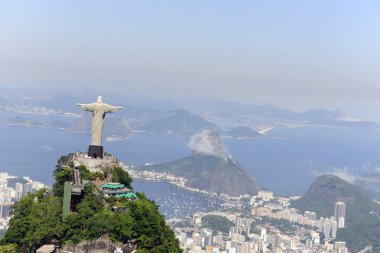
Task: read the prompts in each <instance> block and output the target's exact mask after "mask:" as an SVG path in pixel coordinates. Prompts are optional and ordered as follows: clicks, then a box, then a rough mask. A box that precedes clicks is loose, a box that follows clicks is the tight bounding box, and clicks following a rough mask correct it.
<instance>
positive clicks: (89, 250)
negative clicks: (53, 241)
mask: <svg viewBox="0 0 380 253" xmlns="http://www.w3.org/2000/svg"><path fill="white" fill-rule="evenodd" d="M116 248H121V249H122V251H123V253H132V252H134V251H135V249H136V245H135V244H134V243H129V244H126V245H122V244H117V243H113V242H112V241H111V240H110V239H109V238H108V237H107V236H104V237H101V238H99V239H97V240H95V241H90V242H87V241H84V242H81V243H79V244H76V245H68V246H63V247H62V248H61V249H60V250H59V251H58V253H68V252H72V253H114V250H115V249H116Z"/></svg>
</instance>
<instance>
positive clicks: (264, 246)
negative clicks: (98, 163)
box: [172, 191, 347, 253]
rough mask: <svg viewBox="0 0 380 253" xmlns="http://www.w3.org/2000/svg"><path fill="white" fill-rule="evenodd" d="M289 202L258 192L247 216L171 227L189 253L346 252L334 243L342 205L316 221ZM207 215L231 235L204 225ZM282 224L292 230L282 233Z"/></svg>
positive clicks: (197, 219) (198, 217) (232, 214)
mask: <svg viewBox="0 0 380 253" xmlns="http://www.w3.org/2000/svg"><path fill="white" fill-rule="evenodd" d="M290 201H291V198H283V197H274V196H273V193H271V192H268V191H259V193H258V195H257V196H253V197H252V199H251V201H250V202H249V207H250V208H251V213H250V214H248V215H247V213H244V212H243V211H242V209H241V210H227V209H224V210H220V211H213V212H209V213H195V214H194V215H193V217H192V219H191V220H190V219H184V220H181V222H178V220H176V221H173V223H172V227H173V229H174V231H175V233H176V236H177V238H178V240H179V241H180V245H181V247H182V249H183V250H184V252H188V253H256V252H268V253H269V252H276V253H281V252H301V253H312V252H321V253H322V252H326V253H327V252H331V253H346V252H347V247H346V244H345V242H340V241H334V242H333V240H331V239H334V238H335V237H336V234H337V231H338V228H341V227H342V225H343V226H344V221H343V222H342V220H344V216H345V204H344V203H343V202H337V203H336V204H335V213H334V216H332V217H330V218H323V217H321V218H320V219H317V214H316V213H315V212H310V211H306V212H304V213H298V212H297V211H298V210H297V209H294V208H289V204H290ZM206 215H217V216H221V217H224V218H226V219H228V220H229V221H231V222H233V224H234V226H233V227H231V228H230V229H229V231H228V233H222V232H220V231H217V230H215V229H214V230H213V229H212V228H210V227H207V226H206V225H205V224H204V223H202V218H203V217H204V216H206ZM339 220H341V221H340V222H339ZM183 221H186V223H185V224H187V225H186V226H183V224H184V223H183ZM284 222H285V223H284ZM339 223H340V226H339ZM176 224H182V225H176ZM283 224H290V226H292V229H288V230H287V229H285V230H284V229H281V226H282V225H283Z"/></svg>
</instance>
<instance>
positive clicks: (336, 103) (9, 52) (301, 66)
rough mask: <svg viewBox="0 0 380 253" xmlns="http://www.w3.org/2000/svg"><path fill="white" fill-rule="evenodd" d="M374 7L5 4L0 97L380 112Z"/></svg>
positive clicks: (0, 13)
mask: <svg viewBox="0 0 380 253" xmlns="http://www.w3.org/2000/svg"><path fill="white" fill-rule="evenodd" d="M379 7H380V3H379V2H378V1H328V0H327V1H318V2H309V1H308V2H305V1H239V2H235V1H191V2H173V1H151V2H148V1H138V2H132V1H119V2H113V3H112V4H111V3H108V2H107V3H106V2H103V1H79V2H78V1H65V2H52V1H1V2H0V20H1V22H0V86H1V87H4V88H5V87H12V88H16V89H17V88H19V89H25V88H26V89H31V90H41V92H42V90H44V89H47V90H53V91H55V90H57V89H70V90H74V91H75V90H77V89H78V88H79V89H82V90H86V89H98V90H106V89H107V90H112V91H115V92H120V93H125V94H144V95H147V96H158V97H160V96H164V97H172V98H191V97H217V98H222V99H227V100H233V101H240V102H245V103H253V104H274V105H278V106H282V107H286V108H291V109H294V110H298V111H299V110H304V109H310V108H321V107H326V108H343V109H344V110H346V111H348V112H349V113H351V114H360V115H365V116H374V117H377V115H376V112H378V111H380V102H379V99H378V94H380V85H379V82H380V76H379V75H380V74H379V73H380V72H379V67H380V63H379V59H380V48H379V47H380V46H379V45H380V30H379V29H378V27H379V25H380V16H379V15H378V13H379Z"/></svg>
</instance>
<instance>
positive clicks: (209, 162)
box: [140, 153, 260, 196]
mask: <svg viewBox="0 0 380 253" xmlns="http://www.w3.org/2000/svg"><path fill="white" fill-rule="evenodd" d="M140 169H141V170H151V171H160V172H169V173H172V174H174V175H176V176H181V177H184V178H185V179H187V184H188V186H190V187H194V188H198V189H202V190H206V191H213V192H217V193H227V194H231V195H234V196H237V195H241V194H256V193H257V190H258V189H260V186H259V185H258V184H257V182H256V181H255V179H253V178H250V177H249V176H248V175H247V174H246V172H245V171H244V170H243V168H242V167H241V166H240V164H239V163H238V162H237V161H235V160H233V159H230V158H227V157H217V156H212V155H204V154H198V153H194V154H193V155H191V156H188V157H185V158H181V159H179V160H176V161H173V162H168V163H163V164H154V165H149V166H143V167H141V168H140Z"/></svg>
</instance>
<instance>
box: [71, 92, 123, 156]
mask: <svg viewBox="0 0 380 253" xmlns="http://www.w3.org/2000/svg"><path fill="white" fill-rule="evenodd" d="M78 106H80V107H82V109H83V110H85V111H90V112H92V139H91V145H90V147H89V148H88V155H89V156H91V157H94V158H97V157H100V158H103V146H102V134H103V123H104V117H105V116H106V113H109V112H116V111H117V110H119V109H121V108H123V107H119V106H112V105H109V104H105V103H103V98H102V97H101V96H99V97H98V101H96V102H95V103H91V104H79V103H78Z"/></svg>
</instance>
